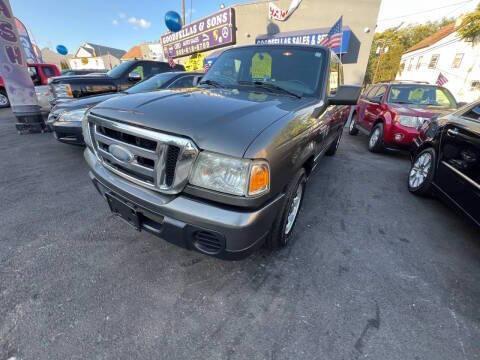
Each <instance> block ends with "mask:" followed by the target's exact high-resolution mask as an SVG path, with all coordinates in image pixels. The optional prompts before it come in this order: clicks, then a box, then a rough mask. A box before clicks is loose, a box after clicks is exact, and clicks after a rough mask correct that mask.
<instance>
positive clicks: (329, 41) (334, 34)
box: [320, 16, 343, 49]
mask: <svg viewBox="0 0 480 360" xmlns="http://www.w3.org/2000/svg"><path fill="white" fill-rule="evenodd" d="M342 23H343V16H340V19H338V20H337V22H336V23H335V24H334V25H333V26H332V28H331V29H330V31H329V32H328V34H327V37H326V38H325V39H323V40H322V42H321V43H320V45H322V46H326V47H328V48H330V49H335V48H338V47H340V45H341V44H342V37H343V30H342Z"/></svg>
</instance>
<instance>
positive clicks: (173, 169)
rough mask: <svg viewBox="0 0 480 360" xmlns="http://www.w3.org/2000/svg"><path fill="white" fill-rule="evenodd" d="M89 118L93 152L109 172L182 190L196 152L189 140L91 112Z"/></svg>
mask: <svg viewBox="0 0 480 360" xmlns="http://www.w3.org/2000/svg"><path fill="white" fill-rule="evenodd" d="M88 121H89V127H90V132H91V134H92V139H93V143H94V148H95V152H96V155H97V157H98V158H99V160H100V161H101V162H102V164H103V165H104V166H105V167H106V168H107V169H109V170H110V171H111V172H113V173H115V174H117V175H119V176H122V177H124V178H126V179H127V180H129V181H132V182H134V183H136V184H138V185H141V186H144V187H147V188H150V189H152V190H156V191H159V192H163V193H167V194H176V193H179V192H181V191H182V190H183V188H184V187H185V185H186V184H187V182H188V177H189V175H190V172H191V169H192V167H193V164H194V162H195V159H196V157H197V155H198V148H197V147H196V146H195V144H194V143H193V142H192V141H191V140H189V139H186V138H182V137H178V136H173V135H168V134H164V133H160V132H156V131H152V130H148V129H144V128H139V127H136V126H132V125H128V124H124V123H121V122H116V121H112V120H109V119H105V118H103V117H100V116H97V115H94V114H89V116H88ZM119 149H120V150H121V154H120V155H122V154H124V155H125V154H126V157H125V158H124V156H119V154H118V150H119ZM177 154H178V155H177ZM127 155H128V156H127Z"/></svg>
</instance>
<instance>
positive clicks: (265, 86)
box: [238, 81, 302, 99]
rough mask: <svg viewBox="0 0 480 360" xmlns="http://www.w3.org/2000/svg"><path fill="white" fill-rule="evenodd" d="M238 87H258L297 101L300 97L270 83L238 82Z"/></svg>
mask: <svg viewBox="0 0 480 360" xmlns="http://www.w3.org/2000/svg"><path fill="white" fill-rule="evenodd" d="M238 83H239V84H240V85H253V86H255V87H259V88H262V89H266V90H270V91H272V92H277V93H282V94H286V95H290V96H294V97H296V98H297V99H301V98H302V97H301V96H300V95H298V94H296V93H294V92H293V91H289V90H287V89H285V88H283V87H281V86H278V85H275V84H272V83H267V82H263V81H239V82H238Z"/></svg>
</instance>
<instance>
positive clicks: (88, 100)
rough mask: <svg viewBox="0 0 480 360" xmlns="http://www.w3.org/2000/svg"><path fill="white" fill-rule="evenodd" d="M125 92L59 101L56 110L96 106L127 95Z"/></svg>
mask: <svg viewBox="0 0 480 360" xmlns="http://www.w3.org/2000/svg"><path fill="white" fill-rule="evenodd" d="M125 95H126V94H125V93H113V94H105V95H97V96H87V97H83V98H79V99H78V100H77V99H74V100H68V101H65V102H61V103H59V104H58V105H57V106H55V110H58V109H62V110H63V109H65V110H66V111H72V110H76V109H80V108H90V107H92V106H95V105H97V104H99V103H101V102H102V101H105V100H108V99H112V98H115V97H119V96H125Z"/></svg>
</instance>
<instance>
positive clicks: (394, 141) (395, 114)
mask: <svg viewBox="0 0 480 360" xmlns="http://www.w3.org/2000/svg"><path fill="white" fill-rule="evenodd" d="M456 108H457V102H456V101H455V98H454V97H453V95H452V94H451V93H450V91H448V90H447V89H445V88H443V87H441V86H436V85H428V84H422V83H413V82H409V83H395V82H392V83H384V84H375V85H371V86H369V87H368V88H367V89H366V90H365V91H364V93H363V94H362V96H361V97H360V99H359V100H358V104H357V105H356V107H355V110H354V112H353V115H352V121H351V122H350V127H349V133H350V135H357V134H358V133H359V131H360V132H363V133H365V134H366V135H368V136H369V141H368V149H369V150H370V151H372V152H381V151H382V150H383V149H385V148H399V149H409V148H410V147H411V145H412V144H413V140H414V139H415V138H416V137H417V136H418V128H419V127H420V126H421V125H422V124H423V122H424V121H426V120H430V119H432V118H433V117H437V116H438V115H441V114H444V113H448V112H451V111H453V110H454V109H456Z"/></svg>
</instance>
